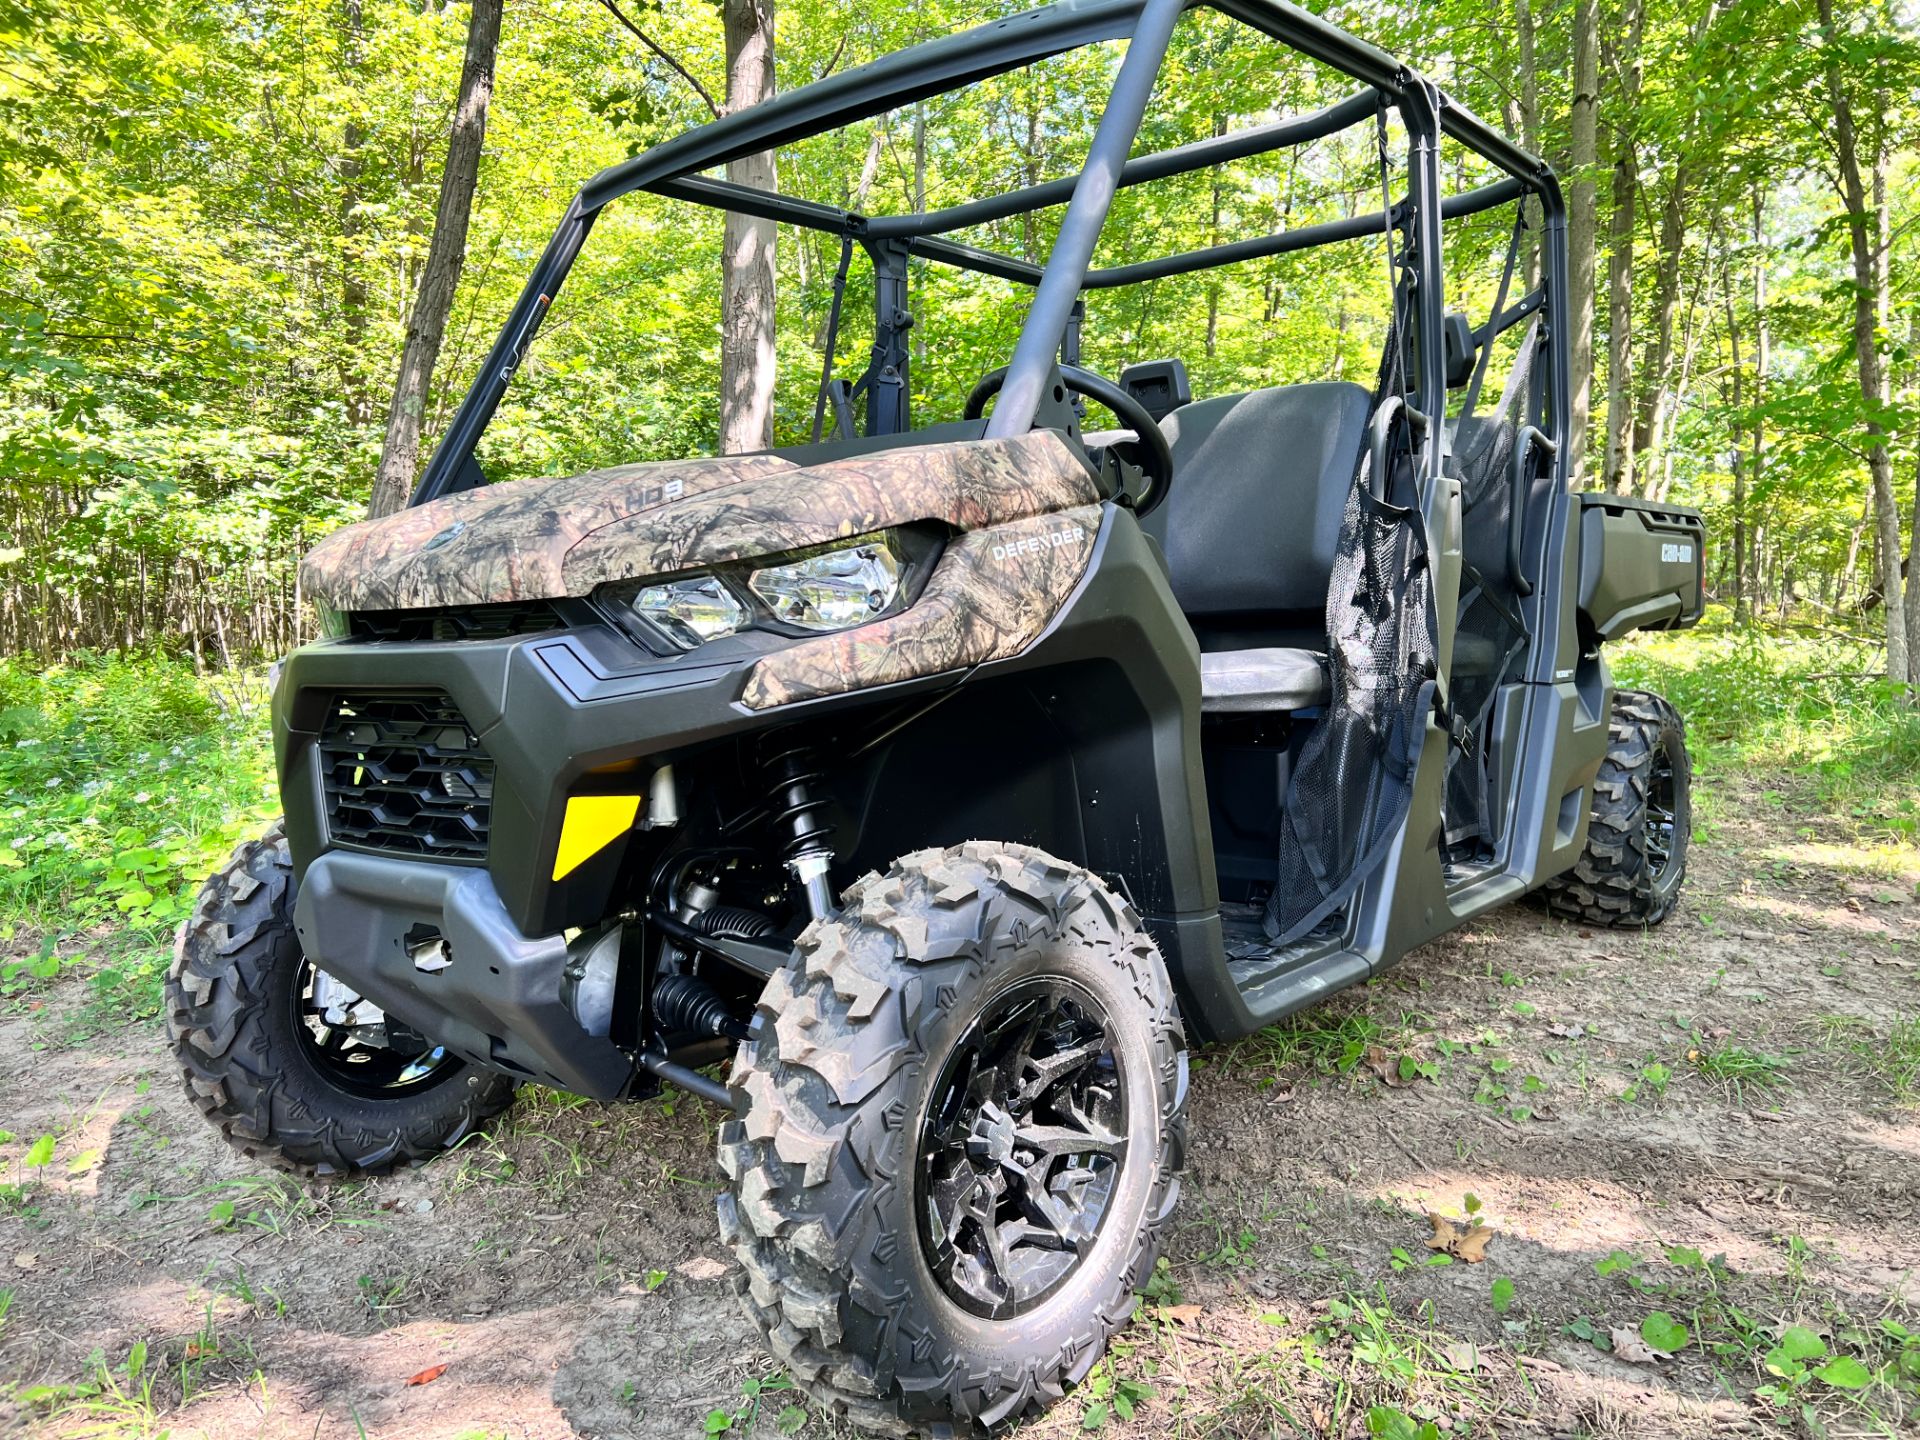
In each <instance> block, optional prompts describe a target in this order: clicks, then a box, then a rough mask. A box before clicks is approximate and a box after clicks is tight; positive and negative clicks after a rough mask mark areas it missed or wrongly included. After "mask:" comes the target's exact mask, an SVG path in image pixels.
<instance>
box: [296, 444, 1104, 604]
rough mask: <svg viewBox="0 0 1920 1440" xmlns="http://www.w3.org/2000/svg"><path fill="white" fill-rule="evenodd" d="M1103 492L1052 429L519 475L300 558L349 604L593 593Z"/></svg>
mask: <svg viewBox="0 0 1920 1440" xmlns="http://www.w3.org/2000/svg"><path fill="white" fill-rule="evenodd" d="M1097 498H1098V491H1097V489H1096V487H1095V485H1094V480H1093V476H1092V475H1091V473H1090V472H1089V471H1088V470H1087V467H1086V466H1085V465H1084V464H1083V463H1082V462H1081V461H1080V459H1079V457H1078V456H1077V455H1076V454H1075V453H1074V451H1073V450H1072V448H1071V447H1070V446H1069V445H1068V444H1067V442H1066V441H1065V440H1064V439H1063V438H1062V437H1061V436H1059V435H1058V434H1055V433H1054V432H1052V431H1044V430H1043V431H1036V432H1034V433H1033V434H1030V435H1022V436H1016V437H1012V438H1009V439H1005V440H969V441H959V442H953V443H947V444H940V445H922V446H904V447H901V448H898V449H892V450H882V451H876V452H874V453H872V454H867V455H854V456H848V457H846V458H844V459H840V460H831V461H827V462H825V463H824V464H820V465H812V466H807V467H804V468H802V467H800V466H797V465H795V464H794V463H793V462H792V461H790V460H786V459H783V458H781V457H779V456H775V455H741V456H726V457H720V458H716V459H705V460H688V461H670V462H663V463H660V464H650V465H627V466H619V467H616V468H614V469H611V470H597V471H592V472H589V473H587V474H585V475H575V476H568V477H564V478H561V479H539V480H516V481H508V482H505V483H502V484H500V485H491V486H486V487H483V488H481V489H478V490H470V491H465V492H463V493H461V494H459V495H451V496H447V497H445V498H444V499H440V500H435V501H433V502H431V503H429V504H426V505H421V506H418V507H415V508H413V509H409V510H404V511H401V512H400V513H399V514H398V515H391V516H387V517H385V518H384V519H380V520H369V521H365V522H363V523H361V524H358V525H349V526H347V527H345V528H344V529H342V530H339V531H336V532H335V533H334V534H332V535H330V536H328V537H327V539H325V540H323V541H322V542H321V543H320V544H319V545H318V546H317V547H315V549H314V550H313V551H311V552H310V553H309V554H308V555H307V557H306V559H305V560H304V561H303V562H302V564H301V567H300V579H301V584H302V586H303V587H304V589H305V590H306V592H307V593H308V594H309V595H311V596H313V597H314V598H316V599H318V600H322V601H324V602H326V603H327V604H329V605H331V606H333V607H334V608H335V609H337V610H405V609H414V608H418V607H424V606H440V605H482V604H489V603H495V602H500V601H510V600H534V599H551V598H555V597H558V596H562V595H586V594H588V593H590V592H591V591H592V590H593V589H594V587H595V586H597V585H600V584H603V583H604V582H606V581H608V580H621V579H628V578H631V577H635V576H643V575H661V574H669V573H672V572H674V571H679V570H686V569H689V568H692V567H696V566H701V565H711V564H718V563H722V562H725V561H730V560H740V559H747V558H751V557H753V556H758V555H772V554H778V553H779V552H781V551H784V550H794V549H798V548H801V547H803V546H807V545H817V544H820V543H822V542H825V541H829V540H834V539H837V538H840V537H842V536H848V535H861V534H865V533H866V532H868V531H870V530H879V529H884V528H886V527H888V526H891V525H903V524H908V523H910V522H912V521H916V520H939V521H944V522H946V523H947V524H949V525H952V526H953V527H954V528H955V529H957V530H962V531H972V530H978V529H983V528H986V527H990V526H994V525H1001V524H1005V523H1007V522H1009V521H1012V520H1018V519H1022V518H1025V517H1027V516H1031V515H1038V514H1043V513H1046V512H1049V511H1056V510H1064V509H1066V508H1068V507H1069V506H1075V505H1085V504H1087V503H1089V502H1091V501H1093V500H1096V499H1097Z"/></svg>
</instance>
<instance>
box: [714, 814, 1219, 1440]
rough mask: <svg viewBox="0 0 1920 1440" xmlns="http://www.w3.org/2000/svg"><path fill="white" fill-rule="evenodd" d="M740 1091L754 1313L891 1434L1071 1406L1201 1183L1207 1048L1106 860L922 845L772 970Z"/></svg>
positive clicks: (739, 1070)
mask: <svg viewBox="0 0 1920 1440" xmlns="http://www.w3.org/2000/svg"><path fill="white" fill-rule="evenodd" d="M1009 1077H1018V1078H1017V1079H1015V1080H1013V1081H1011V1082H1010V1081H1009ZM1056 1077H1071V1078H1056ZM733 1090H734V1097H735V1102H736V1104H737V1105H738V1106H739V1107H740V1109H741V1111H742V1117H743V1118H741V1119H738V1120H733V1121H729V1122H728V1123H727V1124H726V1125H724V1126H723V1127H722V1128H721V1132H720V1166H721V1169H722V1170H724V1171H725V1172H726V1175H727V1177H728V1180H729V1182H730V1184H729V1188H728V1190H727V1192H726V1193H724V1194H722V1195H721V1197H720V1202H719V1208H720V1228H721V1234H722V1237H723V1238H724V1239H725V1240H726V1242H727V1244H728V1245H729V1246H731V1247H732V1249H733V1252H734V1254H735V1255H736V1257H738V1259H739V1261H740V1263H741V1265H742V1266H743V1268H744V1274H743V1276H742V1277H741V1278H740V1288H741V1290H742V1293H743V1296H744V1298H745V1301H746V1306H747V1311H748V1313H749V1314H750V1315H751V1317H752V1318H753V1321H754V1323H755V1324H756V1325H757V1326H758V1327H759V1328H760V1330H761V1333H762V1334H763V1335H764V1336H765V1337H766V1341H767V1345H768V1347H769V1348H770V1349H771V1350H772V1351H773V1353H774V1354H775V1355H776V1356H777V1357H778V1358H779V1359H780V1360H781V1361H782V1362H783V1363H785V1364H786V1366H787V1367H788V1369H789V1370H790V1371H791V1372H792V1374H793V1377H794V1379H795V1381H796V1382H798V1384H799V1385H800V1387H801V1388H802V1389H803V1390H805V1391H806V1392H807V1393H808V1394H809V1395H810V1396H812V1397H813V1399H814V1400H815V1401H816V1402H817V1403H818V1404H819V1405H820V1406H822V1407H823V1408H824V1409H826V1410H827V1411H828V1412H830V1413H833V1414H836V1415H839V1416H842V1417H844V1418H846V1419H849V1420H851V1421H853V1422H854V1423H855V1424H858V1425H860V1426H863V1427H865V1428H868V1429H876V1430H881V1431H885V1432H889V1433H895V1434H905V1433H910V1432H920V1433H931V1434H935V1435H949V1436H960V1435H973V1434H977V1433H980V1432H981V1431H984V1430H985V1429H987V1428H989V1427H993V1426H997V1425H1000V1424H1003V1423H1006V1422H1010V1421H1013V1420H1016V1419H1019V1418H1021V1417H1023V1416H1027V1415H1032V1414H1037V1413H1039V1412H1040V1411H1042V1410H1044V1409H1045V1408H1047V1407H1048V1406H1049V1405H1051V1404H1053V1403H1054V1402H1055V1401H1057V1400H1059V1399H1060V1398H1061V1397H1062V1396H1063V1395H1064V1394H1065V1393H1066V1391H1067V1390H1068V1389H1069V1388H1070V1387H1072V1386H1073V1385H1075V1384H1077V1383H1079V1381H1081V1380H1082V1379H1083V1378H1085V1376H1086V1375H1087V1373H1088V1372H1089V1371H1090V1370H1091V1369H1092V1368H1093V1366H1094V1365H1095V1363H1097V1362H1098V1360H1099V1359H1100V1356H1101V1354H1102V1353H1103V1352H1104V1351H1105V1349H1106V1344H1107V1338H1108V1336H1110V1335H1111V1334H1112V1333H1113V1332H1114V1331H1115V1330H1116V1329H1117V1328H1119V1326H1120V1325H1122V1324H1123V1323H1124V1322H1125V1321H1126V1319H1127V1317H1128V1316H1129V1315H1130V1314H1131V1313H1132V1310H1133V1307H1134V1303H1135V1299H1134V1292H1135V1290H1136V1289H1137V1288H1138V1287H1139V1286H1141V1285H1142V1284H1144V1283H1145V1282H1146V1279H1147V1277H1148V1275H1149V1274H1150V1273H1151V1271H1152V1267H1153V1263H1154V1261H1155V1259H1156V1258H1157V1257H1158V1255H1159V1252H1160V1244H1161V1239H1162V1235H1163V1232H1164V1230H1165V1227H1166V1225H1167V1223H1168V1220H1169V1217H1170V1216H1171V1215H1172V1213H1173V1209H1174V1205H1175V1203H1176V1202H1177V1200H1178V1197H1179V1189H1180V1184H1179V1179H1178V1176H1179V1172H1180V1169H1181V1166H1182V1164H1183V1161H1184V1156H1185V1146H1186V1117H1185V1105H1186V1093H1187V1062H1186V1053H1185V1050H1184V1048H1183V1038H1182V1033H1181V1028H1180V1022H1179V1020H1178V1018H1177V1016H1176V1013H1175V1007H1174V999H1173V992H1172V988H1171V986H1170V985H1169V983H1168V980H1167V973H1166V968H1165V966H1164V965H1163V964H1162V963H1161V959H1160V955H1159V952H1158V951H1157V950H1156V949H1155V948H1154V944H1153V942H1152V940H1151V939H1149V938H1148V937H1147V935H1146V934H1145V932H1144V931H1143V930H1142V928H1141V926H1140V921H1139V919H1138V917H1137V916H1136V915H1135V914H1134V913H1133V911H1132V910H1131V909H1129V908H1128V907H1127V906H1126V905H1125V904H1123V903H1121V902H1120V901H1119V900H1117V899H1116V898H1115V897H1114V896H1113V895H1112V894H1110V893H1109V892H1108V890H1107V889H1106V887H1105V886H1103V885H1102V884H1101V883H1100V882H1099V881H1098V880H1097V879H1095V878H1094V877H1093V876H1092V875H1089V874H1088V873H1087V872H1086V871H1084V870H1081V869H1078V868H1077V867H1075V866H1071V865H1067V864H1064V863H1063V862H1061V861H1059V860H1055V859H1053V858H1052V857H1051V856H1048V855H1045V854H1043V853H1042V852H1040V851H1038V850H1034V849H1030V848H1028V847H1025V846H1017V845H993V844H986V843H972V844H967V845H961V846H958V847H955V848H953V849H949V850H926V851H921V852H919V853H917V854H913V855H909V856H906V857H905V858H904V859H901V860H898V861H896V862H895V863H894V864H893V866H892V867H891V869H890V870H889V871H888V872H887V874H885V875H884V876H882V875H869V876H868V877H867V878H866V879H864V880H862V881H861V882H859V883H858V884H857V885H855V886H854V887H853V888H852V889H851V890H849V891H848V892H847V895H846V899H845V908H844V909H843V911H842V912H841V914H840V916H839V917H838V918H836V919H833V920H829V921H825V922H820V923H816V924H815V925H813V926H812V927H810V928H809V929H808V930H807V932H806V933H805V934H803V935H802V936H801V938H800V941H799V945H798V949H797V953H796V955H795V957H794V959H793V960H792V961H791V962H790V963H789V964H788V966H787V967H786V968H785V969H783V970H781V971H780V972H778V973H777V974H776V975H775V976H774V977H773V979H772V980H771V981H770V982H769V983H768V985H767V988H766V991H765V992H764V993H763V995H762V996H761V999H760V1004H759V1007H758V1012H757V1014H756V1016H755V1019H754V1030H753V1035H752V1037H751V1038H750V1039H749V1040H748V1041H747V1042H746V1043H745V1044H743V1045H742V1046H741V1049H740V1052H739V1056H738V1058H737V1059H736V1061H735V1065H734V1071H733ZM989 1096H990V1097H991V1098H986V1097H989ZM1068 1130H1071V1131H1072V1133H1071V1135H1070V1136H1068V1137H1067V1138H1064V1139H1063V1138H1062V1136H1063V1132H1065V1131H1068ZM1116 1142H1117V1143H1116ZM1083 1145H1085V1146H1089V1147H1094V1148H1093V1149H1090V1150H1089V1149H1083V1148H1081V1147H1082V1146H1083ZM969 1167H972V1168H969ZM1036 1195H1037V1196H1038V1197H1039V1202H1038V1205H1037V1207H1036V1206H1035V1205H1034V1204H1033V1199H1034V1197H1035V1196H1036ZM1020 1216H1024V1217H1026V1218H1025V1219H1022V1218H1018V1217H1020ZM1043 1216H1044V1217H1045V1223H1044V1225H1042V1226H1039V1227H1036V1226H1035V1225H1033V1224H1031V1223H1028V1222H1029V1221H1032V1220H1036V1219H1040V1218H1041V1217H1043ZM982 1256H987V1257H988V1261H990V1262H991V1263H987V1262H983V1261H982V1259H981V1257H982Z"/></svg>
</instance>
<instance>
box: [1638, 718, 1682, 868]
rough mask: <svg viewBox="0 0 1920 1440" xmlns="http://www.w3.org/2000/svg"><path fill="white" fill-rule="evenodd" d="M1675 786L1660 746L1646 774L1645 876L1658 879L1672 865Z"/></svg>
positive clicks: (1668, 759)
mask: <svg viewBox="0 0 1920 1440" xmlns="http://www.w3.org/2000/svg"><path fill="white" fill-rule="evenodd" d="M1677 798H1678V797H1677V787H1676V785H1675V783H1674V775H1673V757H1672V756H1671V755H1669V754H1668V753H1667V750H1666V747H1665V746H1664V745H1663V746H1661V747H1660V748H1659V749H1658V750H1657V751H1655V752H1654V757H1653V768H1652V773H1651V774H1649V775H1648V777H1647V821H1646V846H1647V869H1648V871H1649V872H1650V876H1649V878H1651V879H1652V880H1654V881H1655V882H1658V881H1659V880H1660V879H1661V877H1663V876H1664V875H1665V874H1666V873H1667V868H1668V867H1669V866H1670V865H1672V864H1673V845H1674V833H1673V831H1674V825H1675V823H1676V820H1677V816H1676V814H1675V806H1676V802H1677Z"/></svg>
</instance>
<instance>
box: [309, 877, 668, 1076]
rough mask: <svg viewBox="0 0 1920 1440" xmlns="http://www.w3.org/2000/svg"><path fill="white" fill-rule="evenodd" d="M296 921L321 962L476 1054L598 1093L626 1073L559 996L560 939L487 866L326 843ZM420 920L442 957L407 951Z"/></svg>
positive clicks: (516, 1071)
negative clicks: (431, 964) (525, 916)
mask: <svg viewBox="0 0 1920 1440" xmlns="http://www.w3.org/2000/svg"><path fill="white" fill-rule="evenodd" d="M293 923H294V929H295V931H296V932H297V933H298V934H299V936H300V948H301V949H302V951H303V952H304V953H305V954H306V956H307V958H308V959H310V960H311V961H313V963H314V964H315V965H317V966H318V967H319V968H320V969H322V970H325V971H326V972H327V973H328V974H329V975H332V976H334V977H336V978H338V979H340V980H343V981H345V982H346V983H347V984H348V985H351V986H352V987H353V988H354V989H355V990H357V991H358V992H359V993H360V994H362V995H364V996H366V997H367V998H368V999H369V1000H371V1001H373V1002H374V1004H376V1005H378V1006H380V1007H381V1009H383V1010H386V1011H389V1012H391V1013H392V1014H394V1015H398V1016H401V1017H402V1018H404V1019H405V1020H406V1021H407V1023H408V1024H409V1025H411V1026H413V1028H414V1029H416V1030H418V1031H420V1032H421V1033H422V1034H424V1035H428V1036H431V1037H432V1039H433V1041H434V1042H435V1043H436V1044H439V1045H444V1046H445V1047H446V1048H447V1049H449V1050H451V1051H453V1052H454V1053H455V1054H457V1055H459V1056H461V1057H462V1058H463V1059H466V1060H469V1061H472V1062H473V1063H474V1064H477V1065H483V1066H487V1067H489V1068H491V1069H495V1070H500V1071H504V1072H506V1073H508V1074H511V1075H515V1076H519V1077H521V1078H523V1079H528V1080H537V1081H540V1082H542V1083H544V1084H548V1085H557V1086H559V1087H560V1088H561V1089H563V1090H571V1091H574V1092H575V1093H576V1094H580V1095H586V1096H588V1097H590V1098H592V1099H596V1100H612V1099H615V1098H618V1097H619V1095H620V1094H621V1093H622V1092H623V1091H624V1090H625V1089H626V1087H627V1084H628V1081H629V1080H630V1079H631V1077H632V1074H633V1065H632V1062H631V1061H630V1060H629V1059H628V1058H627V1056H626V1055H625V1054H624V1053H622V1052H621V1051H620V1049H619V1048H618V1047H617V1046H615V1045H614V1044H613V1043H612V1042H610V1041H609V1040H607V1039H605V1038H604V1037H598V1036H593V1035H589V1034H587V1032H586V1031H585V1030H583V1029H582V1028H581V1027H580V1024H579V1022H578V1021H577V1020H575V1019H574V1016H573V1012H572V1011H571V1010H569V1009H568V1008H567V1006H566V1004H565V1002H564V1001H563V999H562V998H561V997H562V994H563V987H562V983H561V981H562V976H563V972H564V971H565V970H566V967H567V964H568V960H569V948H568V945H567V941H566V939H565V938H564V937H563V936H560V935H548V936H544V937H539V938H531V939H530V938H529V937H527V936H526V935H524V934H522V933H521V932H520V930H519V929H518V928H517V927H516V926H515V925H514V923H513V920H512V917H510V916H509V915H508V914H507V911H506V907H505V906H504V905H502V904H501V903H500V896H499V893H498V892H497V891H496V890H495V889H494V887H493V882H492V881H491V880H490V879H489V878H488V876H487V873H486V871H484V870H481V869H477V868H475V867H473V866H462V865H446V864H442V863H440V862H438V861H422V860H406V859H401V858H397V857H394V856H385V855H383V856H373V855H358V854H353V853H351V852H348V851H344V850H334V851H330V852H328V853H327V854H325V855H322V856H320V857H319V858H318V859H316V860H314V861H312V862H311V863H310V864H309V865H308V866H307V873H306V876H305V878H304V879H303V880H302V881H301V884H300V892H299V896H298V898H297V899H296V900H295V902H294V912H293ZM422 932H430V933H432V934H434V935H437V936H438V937H440V938H443V939H444V940H445V941H446V948H447V952H448V953H449V954H450V956H451V957H452V959H451V963H449V964H448V965H447V966H446V968H444V969H438V970H430V969H421V968H419V967H418V966H417V965H416V964H415V963H414V959H413V956H412V955H411V954H410V953H409V945H408V939H409V936H414V935H419V934H421V933H422ZM594 938H597V937H594ZM588 943H589V941H588V939H587V938H585V937H583V938H581V939H578V940H576V941H575V942H574V946H573V949H574V951H575V952H576V953H583V952H584V950H585V948H586V947H587V945H588Z"/></svg>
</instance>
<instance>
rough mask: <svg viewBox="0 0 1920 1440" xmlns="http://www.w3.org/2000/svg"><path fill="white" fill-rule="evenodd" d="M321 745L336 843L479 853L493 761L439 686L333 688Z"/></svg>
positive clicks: (456, 855)
mask: <svg viewBox="0 0 1920 1440" xmlns="http://www.w3.org/2000/svg"><path fill="white" fill-rule="evenodd" d="M319 748H320V765H321V778H322V782H323V784H324V786H325V789H326V799H327V825H328V829H329V831H330V833H331V835H332V837H333V840H334V841H335V843H337V844H341V845H361V846H365V847H366V848H368V849H371V850H391V851H396V852H399V853H401V854H406V855H435V856H441V857H444V858H447V859H454V860H484V859H486V858H487V827H488V822H489V818H490V811H491V807H492V802H493V761H492V760H491V759H489V758H488V756H487V752H486V751H485V750H484V749H483V748H482V747H481V745H480V742H479V740H478V739H476V738H475V737H474V734H473V732H472V731H471V730H469V729H468V728H467V722H466V720H465V719H464V718H463V717H462V716H461V714H460V711H459V710H458V709H457V708H456V707H455V706H454V703H453V702H452V701H451V700H449V699H448V698H447V696H446V695H445V693H443V692H441V691H438V690H416V691H406V692H400V691H386V692H382V693H380V694H371V695H336V696H335V697H334V700H333V704H332V706H331V707H330V708H329V709H328V711H327V720H326V724H325V725H324V726H322V727H321V731H320V747H319Z"/></svg>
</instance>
